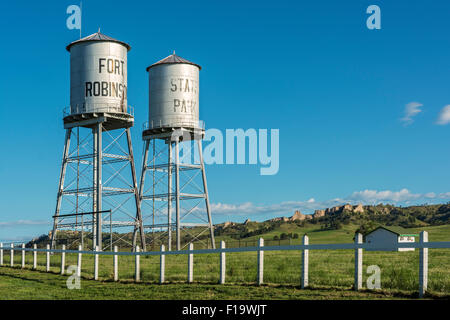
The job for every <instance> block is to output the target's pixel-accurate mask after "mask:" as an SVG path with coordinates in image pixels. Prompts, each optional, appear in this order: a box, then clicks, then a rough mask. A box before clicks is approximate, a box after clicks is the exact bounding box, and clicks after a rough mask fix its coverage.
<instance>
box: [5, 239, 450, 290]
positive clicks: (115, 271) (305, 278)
mask: <svg viewBox="0 0 450 320" xmlns="http://www.w3.org/2000/svg"><path fill="white" fill-rule="evenodd" d="M362 240H363V238H362V235H361V234H357V235H356V236H355V242H354V243H337V244H309V238H308V236H307V235H304V236H303V243H302V244H300V245H286V246H264V240H263V239H262V238H261V239H259V243H258V246H253V247H241V248H226V246H225V242H224V241H222V242H221V245H220V248H218V249H200V250H194V245H193V244H192V243H190V244H189V248H188V250H179V251H165V247H164V245H162V246H161V248H160V251H148V252H142V251H140V248H139V246H137V247H136V248H135V250H134V252H123V251H119V250H118V247H117V246H115V247H114V251H98V250H97V251H86V250H83V249H82V248H81V246H79V248H78V250H66V248H65V245H62V248H61V249H53V250H52V249H50V246H49V245H47V248H46V249H38V248H37V247H36V244H34V246H33V248H26V247H25V244H22V245H21V246H19V247H17V246H16V245H14V244H10V246H6V245H3V244H2V243H0V266H4V265H5V252H7V251H9V253H10V261H9V265H10V266H11V267H14V265H15V261H14V260H15V259H14V252H15V251H17V252H20V254H21V260H20V261H21V264H20V266H21V268H25V265H26V259H25V254H26V252H31V253H32V254H33V264H32V265H33V267H32V269H34V270H36V269H37V263H38V258H37V254H38V253H45V256H46V258H45V270H46V271H47V272H50V267H51V265H50V259H51V256H53V255H54V254H60V264H59V265H58V267H59V268H60V273H61V274H64V273H65V266H66V255H67V254H74V255H76V256H77V265H76V267H77V268H76V274H77V276H79V277H80V276H81V272H82V257H83V255H89V256H93V258H94V259H93V270H92V273H93V278H94V280H98V279H99V256H111V257H112V258H113V259H112V277H113V279H114V281H118V280H119V257H123V256H132V258H134V259H133V260H134V265H133V264H131V265H129V264H127V268H128V269H130V268H133V267H134V281H136V282H139V281H141V269H140V266H141V263H140V261H141V257H142V256H158V257H159V283H161V284H162V283H164V282H165V281H166V277H165V275H166V257H168V256H173V255H182V256H187V263H186V265H185V268H186V269H185V271H186V274H187V282H188V283H192V282H193V281H194V255H203V254H209V255H218V257H219V263H220V269H219V283H220V284H224V283H225V280H226V275H227V273H226V270H227V265H226V255H227V253H230V254H231V253H238V252H255V253H257V260H256V262H257V263H256V265H257V268H256V276H257V284H258V285H261V284H263V283H264V253H265V252H274V251H298V252H301V268H300V267H299V268H298V271H299V273H300V285H301V288H307V287H308V286H310V282H309V251H310V250H312V251H314V250H354V268H353V269H354V283H353V288H354V290H361V289H362V288H363V283H362V279H363V276H362V275H363V250H364V249H369V250H370V251H397V250H398V249H399V248H417V249H419V279H418V280H419V286H418V291H419V296H420V297H423V296H424V295H425V293H426V291H427V285H428V249H450V242H428V233H427V232H426V231H423V232H421V233H420V241H419V242H411V243H396V244H394V245H392V246H388V245H383V246H376V245H374V244H368V243H363V241H362ZM398 254H403V253H400V252H398ZM208 261H209V262H208V263H212V262H211V260H210V259H208ZM53 266H54V265H53ZM169 267H170V266H169Z"/></svg>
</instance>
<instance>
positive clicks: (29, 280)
mask: <svg viewBox="0 0 450 320" xmlns="http://www.w3.org/2000/svg"><path fill="white" fill-rule="evenodd" d="M66 280H67V277H66V276H61V275H57V274H54V273H46V272H42V271H30V270H21V269H18V268H10V267H3V268H0V299H2V300H9V299H30V300H34V299H70V300H72V299H75V300H79V299H96V300H101V299H132V300H143V299H158V300H169V299H218V300H228V299H242V300H253V299H255V300H256V299H257V300H263V299H268V300H272V299H296V300H301V299H317V300H322V299H326V300H330V299H408V298H414V296H413V295H410V294H408V293H405V292H400V291H395V292H392V291H383V292H370V291H362V292H354V291H352V290H347V289H342V288H332V287H328V288H323V287H320V286H318V287H312V288H311V289H307V290H301V289H300V288H299V287H297V286H276V285H263V286H255V285H229V284H227V285H217V284H204V283H193V284H185V283H172V284H164V285H157V284H149V283H132V282H123V281H121V282H119V283H114V282H111V281H94V280H88V279H82V280H81V289H80V290H76V289H74V290H69V289H67V287H66Z"/></svg>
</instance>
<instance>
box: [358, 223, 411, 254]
mask: <svg viewBox="0 0 450 320" xmlns="http://www.w3.org/2000/svg"><path fill="white" fill-rule="evenodd" d="M417 236H419V235H418V234H413V233H411V232H408V230H406V229H403V228H401V227H383V226H380V227H378V228H376V229H374V230H372V231H370V232H368V233H366V234H365V235H364V242H365V243H367V244H372V245H373V246H374V248H373V249H366V250H367V251H387V250H386V249H381V250H380V248H389V247H392V246H394V245H396V244H397V243H411V242H415V237H417ZM414 250H415V248H398V249H397V251H414ZM394 251H395V250H394Z"/></svg>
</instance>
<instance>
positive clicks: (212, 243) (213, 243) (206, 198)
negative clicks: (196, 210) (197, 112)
mask: <svg viewBox="0 0 450 320" xmlns="http://www.w3.org/2000/svg"><path fill="white" fill-rule="evenodd" d="M197 145H198V154H199V156H200V165H201V167H202V178H203V189H204V191H205V204H206V212H207V213H208V223H209V233H210V236H211V246H212V248H213V249H215V248H216V242H215V240H214V226H213V224H212V219H211V207H210V205H209V195H208V185H207V183H206V172H205V163H204V162H203V151H202V140H200V139H199V140H197Z"/></svg>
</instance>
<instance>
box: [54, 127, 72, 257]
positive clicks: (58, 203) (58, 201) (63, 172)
mask: <svg viewBox="0 0 450 320" xmlns="http://www.w3.org/2000/svg"><path fill="white" fill-rule="evenodd" d="M71 134H72V129H67V130H66V138H65V142H64V152H63V160H62V165H61V172H60V175H59V186H58V194H57V196H56V209H55V218H54V219H53V229H52V239H51V248H52V249H54V248H55V244H56V232H57V228H58V216H59V211H60V209H61V198H62V192H63V189H64V179H65V176H66V169H67V157H68V155H69V148H70V136H71Z"/></svg>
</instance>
